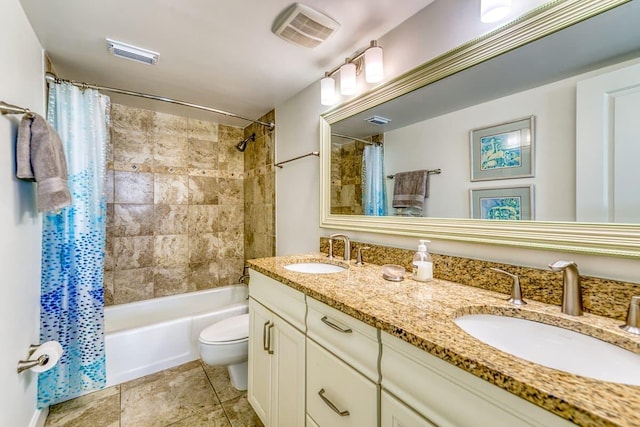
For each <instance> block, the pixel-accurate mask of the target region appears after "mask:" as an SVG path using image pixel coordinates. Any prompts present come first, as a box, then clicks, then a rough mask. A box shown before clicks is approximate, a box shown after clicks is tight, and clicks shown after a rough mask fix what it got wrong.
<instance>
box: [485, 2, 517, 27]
mask: <svg viewBox="0 0 640 427" xmlns="http://www.w3.org/2000/svg"><path fill="white" fill-rule="evenodd" d="M510 10H511V0H480V21H482V22H484V23H491V22H497V21H499V20H501V19H502V18H504V17H505V16H507V14H509V11H510Z"/></svg>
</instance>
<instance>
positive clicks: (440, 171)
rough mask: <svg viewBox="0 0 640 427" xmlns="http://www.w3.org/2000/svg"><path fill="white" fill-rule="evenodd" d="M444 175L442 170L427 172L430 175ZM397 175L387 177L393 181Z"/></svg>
mask: <svg viewBox="0 0 640 427" xmlns="http://www.w3.org/2000/svg"><path fill="white" fill-rule="evenodd" d="M441 173H442V169H430V170H428V171H427V174H428V175H440V174H441ZM395 176H396V175H395V174H393V175H387V179H393V177H395Z"/></svg>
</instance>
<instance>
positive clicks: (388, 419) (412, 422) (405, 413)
mask: <svg viewBox="0 0 640 427" xmlns="http://www.w3.org/2000/svg"><path fill="white" fill-rule="evenodd" d="M380 404H381V408H382V409H381V413H380V416H381V424H380V425H381V427H436V425H435V424H432V423H430V422H429V421H427V420H426V419H424V418H422V417H421V416H420V415H418V413H416V412H415V411H414V410H413V409H411V408H409V407H408V406H407V405H405V404H404V403H402V402H401V401H399V400H398V399H396V398H395V397H393V396H392V395H390V394H389V393H387V392H386V391H382V397H381V400H380Z"/></svg>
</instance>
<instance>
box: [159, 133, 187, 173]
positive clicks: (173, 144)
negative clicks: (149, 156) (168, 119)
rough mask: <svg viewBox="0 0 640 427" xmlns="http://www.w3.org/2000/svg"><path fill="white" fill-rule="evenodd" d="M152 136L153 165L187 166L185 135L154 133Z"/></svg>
mask: <svg viewBox="0 0 640 427" xmlns="http://www.w3.org/2000/svg"><path fill="white" fill-rule="evenodd" d="M153 138H154V144H155V145H154V154H153V164H154V166H173V167H188V166H189V143H188V139H187V137H186V136H185V135H181V134H174V133H156V134H154V136H153Z"/></svg>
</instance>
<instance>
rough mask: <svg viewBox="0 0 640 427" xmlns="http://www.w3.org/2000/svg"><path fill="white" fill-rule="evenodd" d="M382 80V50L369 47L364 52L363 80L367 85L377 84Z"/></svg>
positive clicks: (378, 47)
mask: <svg viewBox="0 0 640 427" xmlns="http://www.w3.org/2000/svg"><path fill="white" fill-rule="evenodd" d="M383 78H384V66H383V63H382V48H381V47H380V46H374V47H370V48H369V49H367V50H366V51H365V52H364V79H365V80H366V82H367V83H378V82H381V81H382V79H383Z"/></svg>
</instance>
